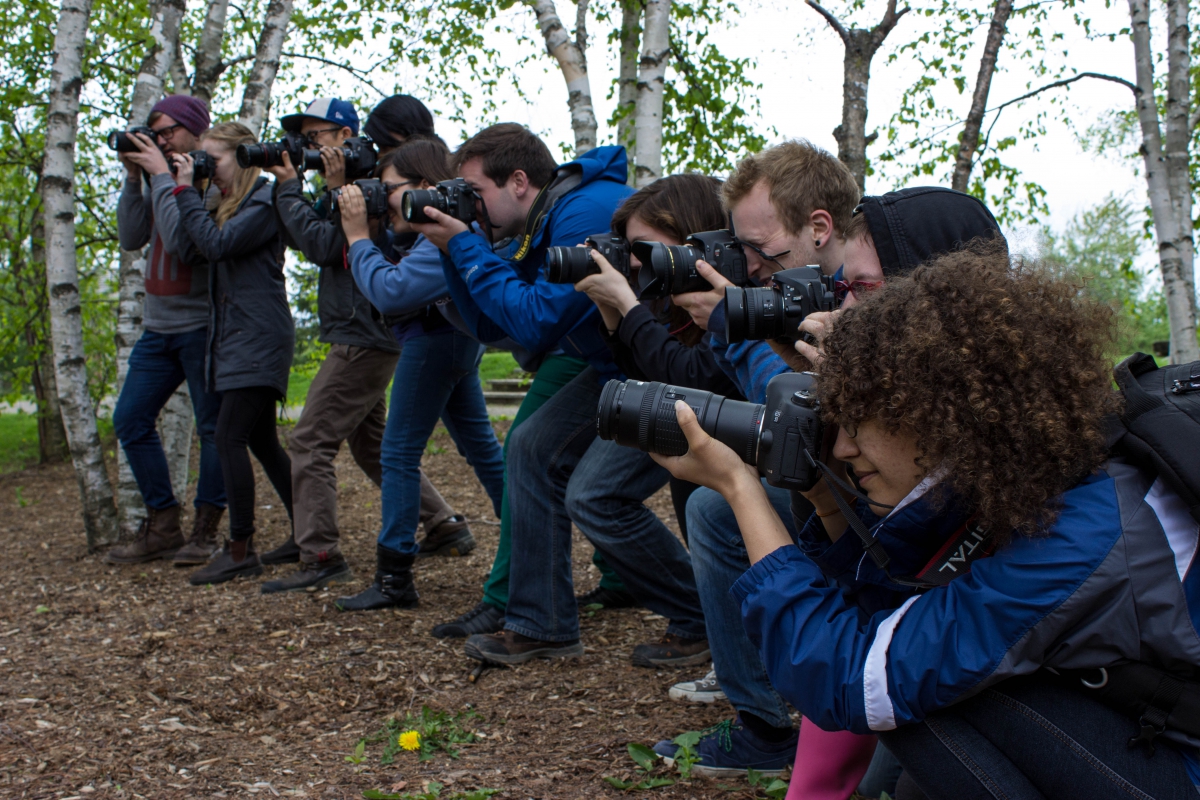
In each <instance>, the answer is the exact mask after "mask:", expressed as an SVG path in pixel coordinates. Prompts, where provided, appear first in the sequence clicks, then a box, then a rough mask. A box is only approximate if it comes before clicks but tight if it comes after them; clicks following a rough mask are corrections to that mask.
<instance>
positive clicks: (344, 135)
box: [338, 125, 354, 142]
mask: <svg viewBox="0 0 1200 800" xmlns="http://www.w3.org/2000/svg"><path fill="white" fill-rule="evenodd" d="M353 135H354V131H352V130H350V127H349V126H348V125H343V126H342V129H341V130H340V131H338V138H339V139H341V141H343V142H344V141H346V140H347V139H349V138H350V137H352V136H353Z"/></svg>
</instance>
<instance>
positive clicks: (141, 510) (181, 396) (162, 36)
mask: <svg viewBox="0 0 1200 800" xmlns="http://www.w3.org/2000/svg"><path fill="white" fill-rule="evenodd" d="M185 11H186V6H185V0H160V2H155V3H154V4H152V5H151V7H150V13H151V21H150V40H151V43H150V46H149V48H148V50H147V51H146V55H145V56H144V57H143V58H142V64H141V68H140V69H139V70H138V76H137V80H136V82H135V83H134V86H133V99H132V101H131V103H130V107H129V124H130V125H144V124H146V118H147V117H148V116H149V114H150V109H151V108H153V107H154V104H155V103H157V102H158V100H159V98H161V97H162V95H163V91H164V84H165V81H166V77H167V73H168V72H169V71H170V69H171V65H172V64H174V63H175V62H176V61H177V56H178V48H179V27H180V23H181V22H182V20H183V15H184V13H185ZM145 269H146V254H145V252H132V251H122V253H121V272H120V282H119V290H118V306H117V336H116V340H117V392H118V394H119V393H120V390H121V388H122V387H123V386H124V385H125V376H126V375H128V373H129V354H130V353H131V352H132V351H133V346H134V345H135V344H137V340H138V339H140V338H141V336H142V314H143V305H144V298H145V294H146V292H145ZM180 409H184V410H186V413H184V414H182V415H181V414H180V413H178V412H179V410H180ZM159 433H160V438H161V439H162V442H163V449H164V451H165V452H166V456H167V463H168V465H169V466H170V470H171V478H172V481H171V482H172V485H174V486H179V485H180V481H179V480H178V477H179V475H177V472H178V471H179V468H178V466H177V465H178V464H179V463H180V462H182V463H183V468H182V478H183V481H182V488H181V489H177V490H176V492H175V496H176V497H177V498H179V499H180V502H183V498H184V497H185V496H186V488H187V463H188V459H189V456H190V455H191V444H192V415H191V399H190V398H189V396H188V390H187V384H186V383H184V384H182V385H181V386H180V388H179V389H178V390H176V392H175V393H174V394H173V395H171V398H170V399H169V400H168V401H167V406H166V408H164V409H163V413H162V415H160V417H159ZM168 443H170V445H173V446H174V447H173V449H172V447H171V446H169V445H168ZM181 449H182V452H180V450H181ZM117 515H118V517H119V518H120V520H121V538H122V539H130V538H133V536H134V534H136V533H137V529H138V526H139V525H140V524H141V522H142V519H144V518H145V516H146V511H145V502H144V500H143V498H142V493H141V491H140V490H139V489H138V485H137V481H135V480H134V477H133V471H132V470H131V469H130V468H129V461H128V460H127V459H126V458H125V451H124V450H123V449H121V448H120V447H118V448H117Z"/></svg>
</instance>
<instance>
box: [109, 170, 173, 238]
mask: <svg viewBox="0 0 1200 800" xmlns="http://www.w3.org/2000/svg"><path fill="white" fill-rule="evenodd" d="M172 186H173V185H172ZM150 209H151V204H150V203H148V202H147V200H146V194H145V193H143V189H142V179H141V172H140V170H139V172H138V177H136V178H134V177H130V176H129V175H126V177H125V183H124V185H122V186H121V196H120V198H118V200H117V241H118V242H119V243H120V245H121V249H122V250H141V249H142V248H143V247H145V246H146V245H147V244H149V243H150V231H151V229H152V228H153V227H154V219H153V217H152V216H151V212H150Z"/></svg>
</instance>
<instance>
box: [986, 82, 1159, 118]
mask: <svg viewBox="0 0 1200 800" xmlns="http://www.w3.org/2000/svg"><path fill="white" fill-rule="evenodd" d="M1083 78H1095V79H1097V80H1101V81H1110V82H1112V83H1119V84H1121V85H1122V86H1124V87H1125V88H1126V89H1128V90H1129V91H1131V92H1133V94H1134V96H1135V97H1136V96H1137V95H1140V94H1141V90H1140V89H1138V87H1136V86H1134V85H1133V84H1132V83H1130V82H1129V81H1127V80H1125V79H1124V78H1118V77H1117V76H1115V75H1105V74H1104V73H1102V72H1081V73H1079V74H1078V75H1074V76H1072V77H1070V78H1064V79H1062V80H1061V81H1054V83H1047V84H1046V85H1045V86H1043V87H1041V88H1040V89H1034V90H1033V91H1032V92H1026V93H1025V94H1023V95H1021V96H1020V97H1014V98H1013V99H1012V100H1009V101H1007V102H1004V103H1001V104H1000V105H998V106H996V107H995V108H989V109H988V110H987V113H989V114H990V113H992V112H993V111H995V112H1000V111H1003V110H1004V109H1005V108H1008V107H1009V106H1011V105H1013V104H1014V103H1019V102H1021V101H1022V100H1028V99H1029V98H1031V97H1033V96H1035V95H1039V94H1041V93H1042V92H1045V91H1047V90H1049V89H1057V88H1058V87H1060V86H1066V85H1067V84H1069V83H1074V82H1075V81H1078V80H1082V79H1083Z"/></svg>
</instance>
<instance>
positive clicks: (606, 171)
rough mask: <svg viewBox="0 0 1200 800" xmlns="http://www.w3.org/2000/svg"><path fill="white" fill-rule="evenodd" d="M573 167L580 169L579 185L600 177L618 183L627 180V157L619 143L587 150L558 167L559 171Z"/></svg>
mask: <svg viewBox="0 0 1200 800" xmlns="http://www.w3.org/2000/svg"><path fill="white" fill-rule="evenodd" d="M575 167H577V168H579V169H580V170H582V178H583V180H582V181H581V183H580V185H581V186H582V185H584V184H588V183H591V182H592V181H594V180H601V179H603V180H610V181H617V182H618V183H625V182H627V181H628V180H629V159H628V158H627V157H626V155H625V148H624V147H622V146H621V145H605V146H604V147H597V148H595V149H592V150H588V151H587V152H586V153H584V154H583V155H581V156H579V157H578V158H576V159H575V160H574V161H568V162H567V163H565V164H562V165H560V166H559V168H558V169H559V172H560V173H561V172H562V171H563V170H565V169H571V168H575Z"/></svg>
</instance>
